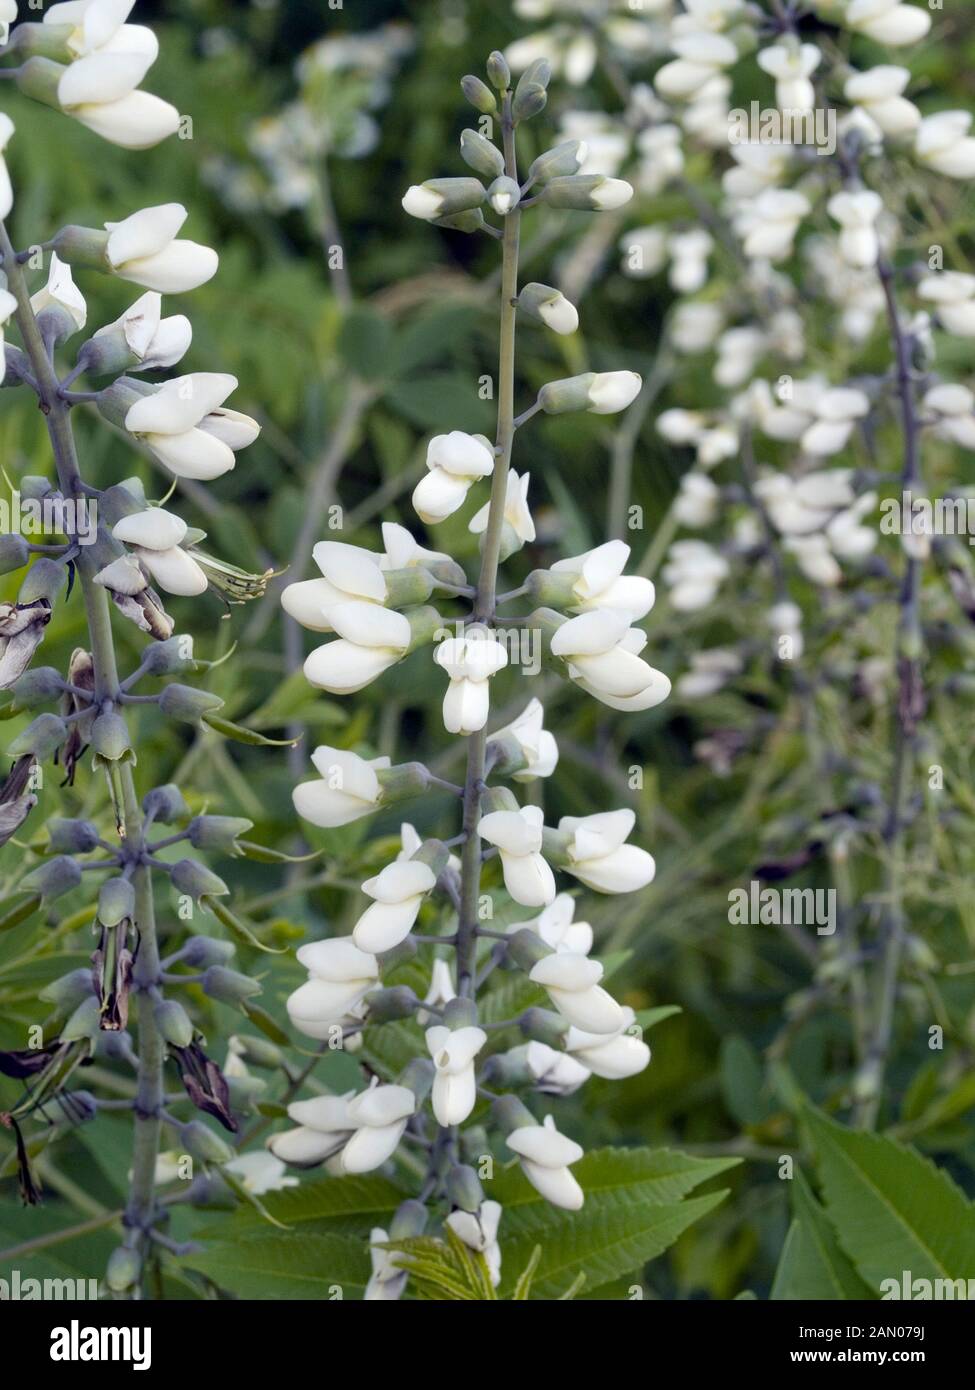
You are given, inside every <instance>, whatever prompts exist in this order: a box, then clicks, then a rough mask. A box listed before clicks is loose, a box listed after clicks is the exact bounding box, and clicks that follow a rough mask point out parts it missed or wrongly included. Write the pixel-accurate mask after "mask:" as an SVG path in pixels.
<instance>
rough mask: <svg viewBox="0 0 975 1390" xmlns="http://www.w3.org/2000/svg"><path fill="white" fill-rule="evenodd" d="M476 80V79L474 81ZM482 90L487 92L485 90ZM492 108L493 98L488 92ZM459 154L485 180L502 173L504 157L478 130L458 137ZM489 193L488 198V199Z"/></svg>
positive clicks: (464, 132)
mask: <svg viewBox="0 0 975 1390" xmlns="http://www.w3.org/2000/svg"><path fill="white" fill-rule="evenodd" d="M475 80H476V79H475ZM484 90H485V91H486V92H487V88H486V87H485V88H484ZM488 96H489V97H490V99H491V104H492V106H493V105H494V97H492V96H491V94H490V92H488ZM460 153H461V158H462V159H463V161H464V163H465V164H467V165H469V166H470V167H471V168H472V169H473V170H474V172H475V173H476V174H483V175H484V177H485V178H486V179H496V178H497V177H498V175H499V174H503V173H504V155H503V154H502V153H501V151H500V150H499V149H498V147H497V145H495V144H493V143H492V142H491V141H490V140H488V139H487V138H486V137H485V136H483V135H482V134H481V133H480V131H478V130H463V131H461V136H460ZM490 196H491V195H490V191H489V193H488V197H490Z"/></svg>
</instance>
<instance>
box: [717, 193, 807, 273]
mask: <svg viewBox="0 0 975 1390" xmlns="http://www.w3.org/2000/svg"><path fill="white" fill-rule="evenodd" d="M810 210H811V205H810V202H809V199H808V198H807V197H806V195H805V194H804V193H798V192H796V190H795V189H792V188H768V189H766V190H765V192H764V193H760V194H759V195H758V197H757V198H756V199H755V200H754V201H753V202H751V203H746V204H744V205H743V206H742V208H741V209H740V210H739V211H738V212H737V213H736V215H735V219H734V221H735V230H736V231H737V232H738V234H739V236H741V237H742V239H743V245H742V249H743V250H744V252H745V255H746V256H747V257H748V258H749V260H763V261H773V262H777V261H784V260H787V259H788V257H789V256H791V255H792V244H793V242H794V240H795V236H796V232H797V231H798V230H799V224H800V223H801V221H802V219H803V217H805V216H806V214H807V213H808V212H809V211H810Z"/></svg>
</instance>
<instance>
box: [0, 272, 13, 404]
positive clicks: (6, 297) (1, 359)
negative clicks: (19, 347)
mask: <svg viewBox="0 0 975 1390" xmlns="http://www.w3.org/2000/svg"><path fill="white" fill-rule="evenodd" d="M16 312H17V301H16V299H14V297H13V295H12V294H11V293H10V291H9V290H5V289H0V383H2V381H3V378H4V376H5V374H6V371H7V358H6V355H5V353H4V350H3V330H4V328H5V327H6V326H7V324H8V323H9V321H10V319H11V317H12V316H13V315H14V314H15V313H16Z"/></svg>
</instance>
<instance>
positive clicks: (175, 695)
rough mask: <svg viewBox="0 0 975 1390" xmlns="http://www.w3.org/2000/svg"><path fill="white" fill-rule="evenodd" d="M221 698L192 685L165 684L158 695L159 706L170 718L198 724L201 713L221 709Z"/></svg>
mask: <svg viewBox="0 0 975 1390" xmlns="http://www.w3.org/2000/svg"><path fill="white" fill-rule="evenodd" d="M222 706H223V700H221V698H220V696H219V695H214V694H213V693H212V692H211V691H209V690H197V689H195V688H194V687H193V686H192V685H177V684H175V683H174V684H173V685H167V686H166V689H165V690H164V691H163V692H162V694H161V695H160V697H159V708H160V709H161V710H162V712H163V714H167V715H168V716H169V717H170V719H177V720H179V721H180V722H182V723H184V724H199V722H200V717H201V715H204V714H208V713H210V712H211V711H212V710H218V709H221V708H222Z"/></svg>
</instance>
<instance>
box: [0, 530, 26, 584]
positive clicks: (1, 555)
mask: <svg viewBox="0 0 975 1390" xmlns="http://www.w3.org/2000/svg"><path fill="white" fill-rule="evenodd" d="M29 559H30V546H29V545H28V544H27V542H26V540H25V539H24V537H23V536H21V535H18V534H17V533H15V532H11V533H10V534H9V535H6V536H0V574H10V572H11V571H12V570H19V569H23V567H24V565H26V564H27V562H28V560H29Z"/></svg>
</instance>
